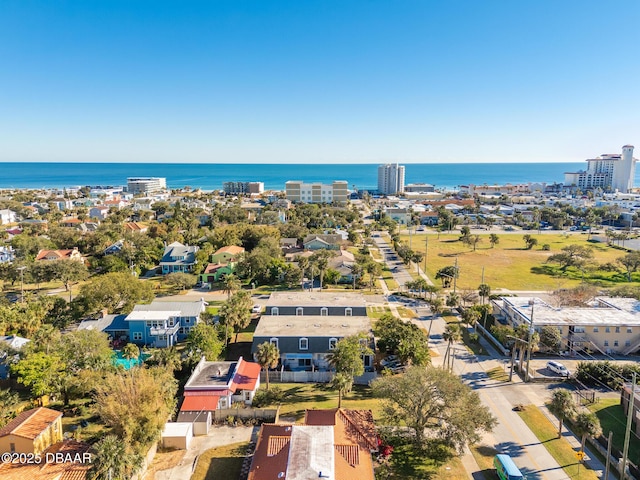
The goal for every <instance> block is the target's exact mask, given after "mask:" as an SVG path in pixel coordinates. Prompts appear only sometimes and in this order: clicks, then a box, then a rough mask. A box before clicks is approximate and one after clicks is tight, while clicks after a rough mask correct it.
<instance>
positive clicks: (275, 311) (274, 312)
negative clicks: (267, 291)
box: [271, 307, 280, 315]
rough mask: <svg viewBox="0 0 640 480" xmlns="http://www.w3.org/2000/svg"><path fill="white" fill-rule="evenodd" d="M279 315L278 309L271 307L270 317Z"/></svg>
mask: <svg viewBox="0 0 640 480" xmlns="http://www.w3.org/2000/svg"><path fill="white" fill-rule="evenodd" d="M279 313H280V311H279V310H278V307H271V315H278V314H279Z"/></svg>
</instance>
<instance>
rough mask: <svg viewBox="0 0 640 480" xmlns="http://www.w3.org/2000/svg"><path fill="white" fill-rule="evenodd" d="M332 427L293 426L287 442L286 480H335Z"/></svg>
mask: <svg viewBox="0 0 640 480" xmlns="http://www.w3.org/2000/svg"><path fill="white" fill-rule="evenodd" d="M334 456H335V447H334V445H333V425H323V426H320V425H294V426H293V427H292V430H291V440H290V441H289V458H288V462H287V475H286V478H287V480H308V479H310V478H323V479H329V480H335V478H336V477H335V472H334V468H335V458H334Z"/></svg>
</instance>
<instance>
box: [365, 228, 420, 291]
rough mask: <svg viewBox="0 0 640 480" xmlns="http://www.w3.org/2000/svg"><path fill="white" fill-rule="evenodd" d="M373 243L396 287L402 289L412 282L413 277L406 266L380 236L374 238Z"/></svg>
mask: <svg viewBox="0 0 640 480" xmlns="http://www.w3.org/2000/svg"><path fill="white" fill-rule="evenodd" d="M374 241H375V244H376V247H378V249H379V250H380V253H381V254H382V259H383V262H384V263H386V264H387V267H389V270H391V274H392V275H393V278H394V280H395V281H396V282H398V286H400V287H402V286H404V284H405V283H407V282H410V281H412V280H413V277H412V276H411V274H410V273H409V271H408V270H407V266H406V265H405V264H404V262H403V261H402V259H401V258H400V257H399V256H398V255H397V254H396V252H395V251H393V249H392V248H391V245H390V244H389V243H388V242H387V241H386V240H385V239H384V238H383V237H380V236H377V237H374Z"/></svg>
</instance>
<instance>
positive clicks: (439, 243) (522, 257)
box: [401, 230, 640, 290]
mask: <svg viewBox="0 0 640 480" xmlns="http://www.w3.org/2000/svg"><path fill="white" fill-rule="evenodd" d="M495 233H497V234H498V237H499V243H498V244H497V245H496V246H495V247H494V248H491V244H490V243H489V234H486V235H481V238H482V241H481V243H480V244H479V245H478V246H477V248H476V251H475V252H474V251H473V249H472V248H470V247H468V246H466V245H464V244H463V243H462V242H460V241H458V238H459V237H460V234H459V233H458V234H441V235H440V236H439V237H440V238H438V235H433V234H430V235H428V247H427V273H428V275H429V277H430V278H432V279H434V280H435V274H436V272H437V271H438V270H439V269H441V268H442V267H446V266H448V265H454V264H455V259H456V257H457V258H458V268H459V269H460V278H459V279H458V283H457V287H458V288H459V289H476V288H477V287H478V285H479V284H480V283H481V282H482V270H483V268H484V282H485V283H487V284H489V285H491V288H493V289H496V288H508V289H510V290H555V289H558V288H570V287H575V286H576V285H578V284H580V282H581V281H582V278H583V273H582V272H580V271H578V270H576V269H571V268H570V269H568V271H567V272H565V273H564V274H563V273H562V272H561V271H560V269H559V268H558V267H557V265H554V264H549V263H545V262H546V260H547V258H548V257H549V256H551V255H553V254H556V253H560V252H561V250H562V248H563V247H565V246H567V245H571V244H578V245H588V246H590V247H592V248H593V251H594V260H593V261H592V262H590V263H592V264H596V263H597V264H605V263H615V261H616V259H617V258H619V257H622V256H624V254H625V252H624V251H623V250H620V249H617V248H613V247H610V246H608V245H606V244H604V243H595V242H588V241H587V235H580V234H577V235H575V234H574V235H565V234H542V235H538V234H536V233H535V232H534V231H529V232H523V234H522V235H520V234H505V233H502V234H500V233H499V231H498V230H496V231H495ZM525 233H529V235H531V236H532V237H533V238H536V239H537V240H538V245H537V246H536V247H534V248H533V249H531V250H526V249H525V242H524V240H523V239H522V236H523V235H524V234H525ZM401 239H402V240H403V241H405V242H408V239H409V237H408V236H407V235H403V236H402V237H401ZM420 240H421V241H416V238H415V236H414V238H413V242H412V247H413V248H414V249H415V250H416V251H419V252H422V253H424V252H425V242H424V237H421V238H420ZM543 244H548V245H549V247H550V250H548V251H545V250H542V245H543ZM584 278H585V280H587V281H590V282H598V283H600V284H601V285H603V286H610V285H613V284H615V283H619V282H624V281H625V280H626V279H625V277H624V275H623V274H620V273H616V272H605V271H601V270H596V271H586V272H585V273H584ZM638 278H640V277H635V279H636V280H637V279H638Z"/></svg>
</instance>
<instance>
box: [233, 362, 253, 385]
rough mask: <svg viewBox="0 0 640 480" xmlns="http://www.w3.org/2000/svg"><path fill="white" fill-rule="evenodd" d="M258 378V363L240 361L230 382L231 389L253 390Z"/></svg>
mask: <svg viewBox="0 0 640 480" xmlns="http://www.w3.org/2000/svg"><path fill="white" fill-rule="evenodd" d="M259 378H260V365H259V364H258V363H253V362H245V361H244V360H241V361H240V364H239V365H238V369H237V370H236V374H235V375H234V376H233V382H231V390H234V391H238V390H255V388H256V383H257V382H258V379H259Z"/></svg>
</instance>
